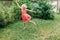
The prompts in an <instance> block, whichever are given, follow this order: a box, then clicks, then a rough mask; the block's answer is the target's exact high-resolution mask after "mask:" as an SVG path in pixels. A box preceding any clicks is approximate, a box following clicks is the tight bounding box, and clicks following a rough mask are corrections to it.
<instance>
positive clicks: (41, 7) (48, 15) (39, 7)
mask: <svg viewBox="0 0 60 40" xmlns="http://www.w3.org/2000/svg"><path fill="white" fill-rule="evenodd" d="M18 3H19V4H20V6H21V5H22V4H24V3H26V4H27V6H28V8H27V9H30V10H34V11H36V12H37V13H36V14H33V13H31V12H28V13H29V14H30V15H31V16H32V17H33V18H41V19H54V15H53V11H51V10H52V9H53V8H52V5H51V4H48V2H47V1H46V0H38V1H37V2H32V1H31V0H27V1H26V0H18ZM34 3H35V6H36V7H35V6H34ZM12 6H13V10H14V11H13V12H14V13H15V14H16V15H15V18H16V19H18V18H19V19H21V10H20V9H19V8H18V7H17V5H16V3H15V0H14V3H13V5H12Z"/></svg>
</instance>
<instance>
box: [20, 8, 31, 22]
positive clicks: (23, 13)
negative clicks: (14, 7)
mask: <svg viewBox="0 0 60 40" xmlns="http://www.w3.org/2000/svg"><path fill="white" fill-rule="evenodd" d="M21 11H22V21H23V22H27V21H29V20H30V19H31V16H30V15H29V14H27V10H26V9H22V10H21Z"/></svg>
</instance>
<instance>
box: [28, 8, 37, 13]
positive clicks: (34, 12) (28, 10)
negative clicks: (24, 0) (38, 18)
mask: <svg viewBox="0 0 60 40" xmlns="http://www.w3.org/2000/svg"><path fill="white" fill-rule="evenodd" d="M27 11H30V12H34V13H36V11H32V10H28V9H27Z"/></svg>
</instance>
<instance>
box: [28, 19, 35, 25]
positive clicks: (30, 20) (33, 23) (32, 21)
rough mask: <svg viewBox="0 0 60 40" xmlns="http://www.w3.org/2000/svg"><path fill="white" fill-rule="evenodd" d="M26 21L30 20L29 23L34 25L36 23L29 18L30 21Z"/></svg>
mask: <svg viewBox="0 0 60 40" xmlns="http://www.w3.org/2000/svg"><path fill="white" fill-rule="evenodd" d="M28 22H30V23H32V24H34V25H36V23H35V22H34V21H31V20H30V21H28Z"/></svg>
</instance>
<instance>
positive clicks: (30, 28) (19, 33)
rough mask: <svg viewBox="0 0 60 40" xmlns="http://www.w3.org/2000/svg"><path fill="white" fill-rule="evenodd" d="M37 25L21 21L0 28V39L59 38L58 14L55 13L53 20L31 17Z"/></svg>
mask: <svg viewBox="0 0 60 40" xmlns="http://www.w3.org/2000/svg"><path fill="white" fill-rule="evenodd" d="M33 20H34V21H35V22H36V24H37V25H33V24H31V23H26V26H27V28H26V29H24V27H23V23H22V21H18V22H15V23H14V24H10V25H8V26H7V27H5V28H2V29H0V40H60V15H58V14H55V19H54V20H42V19H33Z"/></svg>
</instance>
